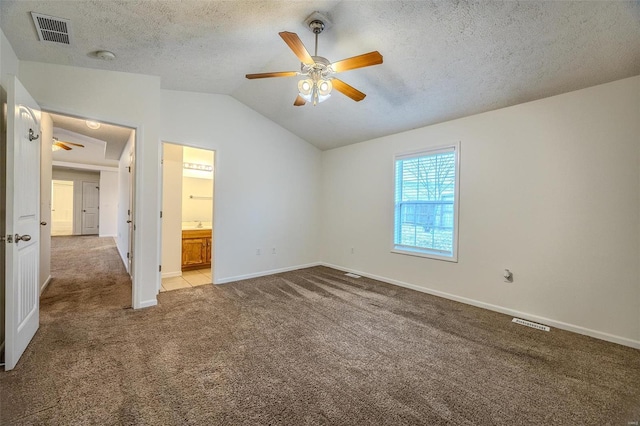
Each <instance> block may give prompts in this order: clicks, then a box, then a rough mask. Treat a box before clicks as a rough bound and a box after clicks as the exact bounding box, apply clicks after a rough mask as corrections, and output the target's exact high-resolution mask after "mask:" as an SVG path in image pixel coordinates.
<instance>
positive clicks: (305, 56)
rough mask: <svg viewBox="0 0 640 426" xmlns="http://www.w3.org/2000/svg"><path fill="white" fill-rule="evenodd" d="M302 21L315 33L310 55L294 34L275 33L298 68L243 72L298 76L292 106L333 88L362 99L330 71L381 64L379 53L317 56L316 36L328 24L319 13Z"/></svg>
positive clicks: (323, 97)
mask: <svg viewBox="0 0 640 426" xmlns="http://www.w3.org/2000/svg"><path fill="white" fill-rule="evenodd" d="M305 24H307V26H308V27H309V30H310V31H311V32H312V33H314V34H315V42H316V43H315V55H314V56H311V55H310V54H309V52H308V51H307V48H306V47H305V46H304V44H303V43H302V41H301V40H300V38H299V37H298V35H297V34H296V33H290V32H287V31H283V32H281V33H279V35H280V37H282V39H283V40H284V42H285V43H287V45H288V46H289V48H290V49H291V50H292V51H293V53H294V54H295V55H296V56H297V57H298V59H299V60H300V71H299V72H296V71H283V72H269V73H258V74H247V75H246V78H248V79H257V78H270V77H292V76H302V77H303V78H302V79H301V80H300V81H298V96H297V98H296V100H295V102H294V103H293V105H295V106H303V105H305V104H306V103H311V104H313V105H317V104H319V103H321V102H324V101H326V100H327V99H329V97H330V96H331V92H332V91H333V89H336V90H337V91H338V92H340V93H342V94H343V95H345V96H348V97H349V98H351V99H353V100H354V101H356V102H359V101H361V100H363V99H364V98H365V96H366V95H365V94H364V93H362V92H361V91H359V90H357V89H356V88H354V87H352V86H350V85H348V84H347V83H345V82H344V81H342V80H339V79H337V78H335V77H334V76H333V74H336V73H339V72H343V71H348V70H352V69H356V68H364V67H368V66H371V65H378V64H381V63H382V55H381V54H380V53H379V52H377V51H374V52H369V53H365V54H363V55H358V56H354V57H352V58H348V59H343V60H341V61H336V62H333V63H332V62H330V61H329V60H328V59H327V58H324V57H322V56H318V35H319V34H320V33H322V31H324V30H325V29H326V28H328V27H330V26H331V23H330V21H328V19H327V18H326V16H324V15H323V14H321V13H320V12H314V13H313V14H312V15H310V16H309V17H308V18H307V20H306V21H305Z"/></svg>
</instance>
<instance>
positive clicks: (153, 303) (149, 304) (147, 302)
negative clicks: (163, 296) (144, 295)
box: [133, 299, 158, 309]
mask: <svg viewBox="0 0 640 426" xmlns="http://www.w3.org/2000/svg"><path fill="white" fill-rule="evenodd" d="M157 304H158V299H151V300H145V301H142V302H140V305H138V306H134V307H133V309H143V308H150V307H152V306H156V305H157Z"/></svg>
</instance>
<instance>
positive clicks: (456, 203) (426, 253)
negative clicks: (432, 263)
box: [391, 142, 460, 263]
mask: <svg viewBox="0 0 640 426" xmlns="http://www.w3.org/2000/svg"><path fill="white" fill-rule="evenodd" d="M451 151H453V152H454V153H455V159H454V164H455V188H454V196H453V241H452V250H451V253H452V255H451V256H449V255H443V254H441V253H440V252H438V251H435V250H429V249H426V248H425V249H420V248H408V247H406V246H399V245H396V243H395V233H396V205H395V199H396V186H397V185H396V175H397V173H396V166H397V161H398V160H408V159H411V158H417V157H425V156H429V155H435V154H441V153H445V152H451ZM392 169H393V191H392V195H393V199H392V201H391V209H392V214H391V217H392V218H393V220H392V222H391V252H392V253H396V254H404V255H409V256H418V257H426V258H429V259H436V260H444V261H447V262H456V263H457V262H458V228H459V220H458V212H459V210H460V142H454V143H452V144H449V145H440V146H437V147H433V148H425V149H421V150H419V151H411V152H403V153H400V154H395V155H394V156H393V167H392Z"/></svg>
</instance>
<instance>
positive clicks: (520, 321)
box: [511, 318, 551, 331]
mask: <svg viewBox="0 0 640 426" xmlns="http://www.w3.org/2000/svg"><path fill="white" fill-rule="evenodd" d="M511 322H515V323H516V324H520V325H526V326H527V327H531V328H535V329H536V330H542V331H550V330H551V329H550V328H549V327H547V326H546V325H542V324H538V323H537V322H531V321H527V320H523V319H520V318H514V319H513V320H511Z"/></svg>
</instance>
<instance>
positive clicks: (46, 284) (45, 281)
mask: <svg viewBox="0 0 640 426" xmlns="http://www.w3.org/2000/svg"><path fill="white" fill-rule="evenodd" d="M50 282H51V275H49V276H48V277H47V279H46V280H44V284H42V286H40V294H42V292H43V291H44V289H45V288H47V286H48V285H49V283H50Z"/></svg>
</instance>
